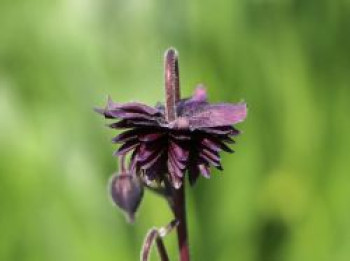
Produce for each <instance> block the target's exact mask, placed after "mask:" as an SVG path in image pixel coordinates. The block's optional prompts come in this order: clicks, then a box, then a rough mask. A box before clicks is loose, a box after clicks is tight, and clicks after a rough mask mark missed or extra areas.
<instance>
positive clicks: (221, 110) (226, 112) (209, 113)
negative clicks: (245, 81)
mask: <svg viewBox="0 0 350 261" xmlns="http://www.w3.org/2000/svg"><path fill="white" fill-rule="evenodd" d="M246 116H247V106H246V104H245V103H241V104H237V105H234V104H224V103H223V104H215V105H207V106H206V107H205V109H203V110H202V111H200V112H197V113H195V114H194V115H192V116H191V117H189V122H190V127H191V129H197V128H206V127H207V128H208V127H209V128H210V127H220V126H230V125H233V124H236V123H239V122H242V121H244V119H245V118H246Z"/></svg>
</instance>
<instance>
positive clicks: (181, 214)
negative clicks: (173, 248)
mask: <svg viewBox="0 0 350 261" xmlns="http://www.w3.org/2000/svg"><path fill="white" fill-rule="evenodd" d="M174 214H175V218H176V220H177V221H178V222H179V224H178V226H177V238H178V245H179V254H180V261H189V260H190V250H189V245H188V235H187V223H186V201H185V183H184V182H183V183H182V186H181V187H180V188H179V189H174Z"/></svg>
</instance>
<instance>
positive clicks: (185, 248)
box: [165, 48, 190, 261]
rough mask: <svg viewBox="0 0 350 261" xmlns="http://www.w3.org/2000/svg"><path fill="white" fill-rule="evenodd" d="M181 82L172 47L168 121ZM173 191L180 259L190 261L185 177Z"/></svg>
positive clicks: (167, 67)
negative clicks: (177, 223) (180, 184)
mask: <svg viewBox="0 0 350 261" xmlns="http://www.w3.org/2000/svg"><path fill="white" fill-rule="evenodd" d="M179 83H180V81H179V66H178V55H177V52H176V50H174V49H172V48H170V49H168V50H167V51H166V52H165V100H166V103H165V117H166V120H167V121H168V123H171V122H172V121H175V120H176V118H177V115H176V104H177V103H178V102H179V101H180V84H179ZM170 175H171V173H170ZM174 175H175V174H174ZM172 191H173V193H172V197H173V198H172V202H173V207H172V208H173V212H174V215H175V219H176V220H177V221H178V222H179V225H178V226H177V237H178V246H179V255H180V261H189V260H190V253H189V252H190V251H189V245H188V233H187V224H186V200H185V181H184V178H182V186H181V187H180V188H178V189H176V188H173V189H172Z"/></svg>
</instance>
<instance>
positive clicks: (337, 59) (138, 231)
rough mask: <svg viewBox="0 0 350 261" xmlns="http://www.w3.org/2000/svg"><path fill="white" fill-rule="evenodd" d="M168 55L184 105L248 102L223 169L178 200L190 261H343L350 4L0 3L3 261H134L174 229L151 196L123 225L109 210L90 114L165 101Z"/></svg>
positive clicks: (106, 153) (349, 241) (348, 218)
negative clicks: (149, 238)
mask: <svg viewBox="0 0 350 261" xmlns="http://www.w3.org/2000/svg"><path fill="white" fill-rule="evenodd" d="M169 46H174V47H176V48H177V49H178V51H179V53H180V73H181V85H182V93H183V96H189V95H190V94H191V93H192V90H193V89H194V87H195V85H196V84H197V83H204V84H205V85H206V86H207V89H208V92H209V97H210V100H211V101H212V102H220V101H227V102H237V101H240V100H241V99H244V100H245V101H247V102H248V104H249V115H248V119H247V121H246V122H244V123H243V124H240V125H239V126H237V127H238V128H239V129H241V130H243V131H244V133H243V134H242V135H241V136H240V137H239V138H238V139H237V141H238V142H237V144H236V145H235V146H234V149H235V150H236V151H237V152H236V153H235V154H234V155H227V154H226V155H223V164H224V168H225V171H224V172H223V173H219V172H217V171H214V174H213V177H212V179H211V180H209V181H208V180H205V179H201V180H199V182H198V183H197V185H196V186H195V187H194V188H192V189H188V190H187V196H188V198H187V199H188V218H189V230H190V244H191V253H192V257H193V260H215V261H216V260H218V261H227V260H239V261H312V260H317V261H326V260H327V261H328V260H329V261H347V260H350V162H349V160H350V158H349V154H350V152H349V148H350V135H349V130H350V123H349V112H350V108H349V107H350V106H349V103H350V86H349V85H350V1H347V0H343V1H341V0H339V1H336V0H328V1H326V0H308V1H306V0H269V1H267V0H241V1H238V0H219V1H201V0H192V1H184V0H180V1H161V0H158V1H157V0H143V1H141V0H128V1H127V0H124V1H116V0H115V1H112V0H56V1H48V0H47V1H45V0H1V2H0V260H4V261H12V260H21V261H22V260H23V261H27V260H28V261H29V260H30V261H55V260H57V261H58V260H59V261H62V260H64V261H80V260H84V261H90V260H91V261H93V260H94V261H95V260H101V261H112V260H113V261H116V260H138V258H139V249H140V246H141V244H142V242H143V238H144V235H145V233H146V232H147V230H148V228H150V227H151V226H162V225H164V224H166V223H167V222H168V221H169V220H170V219H171V213H170V212H169V210H168V208H167V206H166V203H165V202H163V201H162V200H161V199H159V198H157V197H156V196H154V195H152V194H151V193H147V194H146V196H145V198H144V202H143V204H142V206H141V208H140V211H139V213H138V218H137V221H136V223H135V225H133V226H131V225H128V224H126V223H125V220H124V217H123V215H121V213H120V212H119V211H117V210H116V209H115V208H114V207H113V206H112V204H111V202H110V201H109V199H108V197H107V192H106V184H107V180H108V178H109V176H110V174H111V173H113V172H114V171H115V170H116V168H117V162H116V159H115V158H113V157H112V152H113V150H114V149H115V147H114V146H113V145H112V144H111V143H110V138H112V136H113V135H114V132H113V131H111V130H109V129H107V128H105V127H104V124H105V123H106V121H105V120H104V119H102V117H100V116H98V115H96V114H95V113H94V112H93V110H92V108H93V107H94V106H103V105H104V104H105V101H106V96H107V94H110V95H111V96H112V97H113V99H114V100H115V101H120V102H125V101H129V100H138V101H142V102H145V103H148V104H155V103H156V102H157V101H163V52H164V51H165V49H166V48H168V47H169ZM165 241H166V245H167V246H168V248H169V251H170V254H171V256H172V260H176V259H177V252H176V236H175V234H174V235H170V236H169V237H168V238H166V240H165ZM152 260H158V259H157V256H156V254H155V252H154V253H153V257H152Z"/></svg>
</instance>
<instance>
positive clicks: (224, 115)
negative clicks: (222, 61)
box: [98, 87, 247, 188]
mask: <svg viewBox="0 0 350 261" xmlns="http://www.w3.org/2000/svg"><path fill="white" fill-rule="evenodd" d="M98 111H99V112H100V113H102V114H103V115H104V116H105V117H106V118H109V119H118V120H119V121H117V122H115V123H112V124H110V125H109V126H110V127H111V128H114V129H123V130H124V129H126V130H124V131H123V132H122V133H120V134H119V135H117V136H116V137H115V138H113V142H115V143H120V144H122V145H121V146H120V148H119V149H118V150H117V151H116V152H115V155H116V156H125V155H126V154H127V153H131V157H130V163H129V171H130V172H131V173H140V175H141V176H142V177H143V178H144V180H146V181H148V182H151V181H154V180H156V181H159V182H161V181H166V182H168V181H169V182H170V183H171V184H172V186H173V187H175V188H179V187H180V186H181V183H182V177H183V176H184V174H185V172H186V171H188V175H189V181H190V183H191V184H194V183H195V181H196V180H197V178H198V176H199V175H200V174H201V175H202V176H204V177H206V178H209V177H210V165H212V166H214V167H216V168H217V169H220V170H221V169H222V166H221V161H220V155H219V152H220V151H222V150H223V151H226V152H232V150H231V149H230V148H229V147H228V146H227V143H233V142H234V141H233V140H232V137H233V136H236V135H238V134H239V131H238V130H237V129H235V128H234V127H233V126H232V125H234V124H236V123H239V122H242V121H243V120H244V119H245V117H246V114H247V107H246V104H245V103H239V104H230V103H218V104H210V103H208V101H207V95H206V91H205V89H204V88H203V87H198V88H197V89H196V90H195V93H194V95H193V96H192V97H191V98H188V99H182V100H180V101H179V102H177V103H176V115H177V117H176V119H175V120H174V121H170V122H168V121H167V120H166V117H165V108H164V106H163V105H161V104H158V105H157V106H155V107H150V106H147V105H145V104H142V103H137V102H131V103H124V104H118V103H114V102H113V101H112V100H111V99H109V100H108V103H107V106H106V108H105V109H99V110H98Z"/></svg>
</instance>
